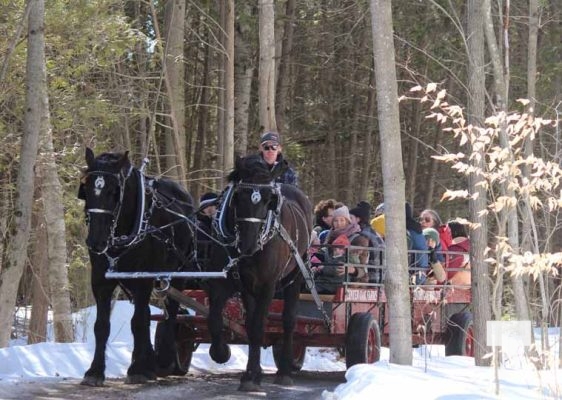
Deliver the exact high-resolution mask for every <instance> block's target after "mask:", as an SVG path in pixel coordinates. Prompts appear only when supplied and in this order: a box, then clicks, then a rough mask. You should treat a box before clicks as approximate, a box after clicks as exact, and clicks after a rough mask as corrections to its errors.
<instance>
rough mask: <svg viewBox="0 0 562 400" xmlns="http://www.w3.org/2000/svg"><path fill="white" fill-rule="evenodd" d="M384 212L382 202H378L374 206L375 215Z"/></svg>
mask: <svg viewBox="0 0 562 400" xmlns="http://www.w3.org/2000/svg"><path fill="white" fill-rule="evenodd" d="M381 214H384V203H380V204H379V205H378V206H377V208H375V217H377V216H379V215H381Z"/></svg>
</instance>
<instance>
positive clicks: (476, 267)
mask: <svg viewBox="0 0 562 400" xmlns="http://www.w3.org/2000/svg"><path fill="white" fill-rule="evenodd" d="M482 1H483V0H469V1H468V15H467V17H468V23H467V43H468V90H469V93H468V123H469V124H471V125H473V126H474V127H476V128H478V127H482V126H483V123H484V93H485V82H486V80H485V74H484V66H485V60H484V25H483V21H484V13H483V11H484V9H483V4H482ZM473 151H476V152H479V153H480V157H474V158H473V159H472V166H473V167H475V168H476V169H477V170H482V169H484V167H485V165H484V160H485V157H484V154H483V150H482V149H475V150H473ZM481 182H482V178H481V177H480V176H479V175H478V174H476V173H472V174H470V175H469V189H470V192H471V193H473V194H477V197H476V198H473V199H471V201H470V202H469V211H470V219H471V220H472V222H473V223H476V224H478V227H477V228H476V229H473V230H472V231H471V233H470V243H471V246H470V260H471V261H470V263H471V264H470V265H471V266H472V268H471V272H472V304H473V309H474V340H475V343H479V344H480V345H478V346H475V362H476V365H478V366H485V365H490V359H489V358H488V359H485V358H484V356H485V355H486V354H488V353H489V352H490V349H489V348H488V347H487V346H485V345H484V344H485V343H486V322H487V321H489V320H490V319H491V310H490V273H489V271H488V264H487V263H486V262H485V261H484V254H485V249H486V247H487V245H488V237H487V233H488V222H487V219H486V216H485V215H481V214H480V212H481V211H483V210H485V209H486V206H487V193H486V190H485V188H484V186H483V185H481V184H480V183H481Z"/></svg>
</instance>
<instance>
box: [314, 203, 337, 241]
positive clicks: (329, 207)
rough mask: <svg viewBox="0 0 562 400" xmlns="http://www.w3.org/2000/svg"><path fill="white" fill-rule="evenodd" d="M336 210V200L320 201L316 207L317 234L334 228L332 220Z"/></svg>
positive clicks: (315, 228)
mask: <svg viewBox="0 0 562 400" xmlns="http://www.w3.org/2000/svg"><path fill="white" fill-rule="evenodd" d="M335 209H336V201H335V200H334V199H328V200H320V201H319V202H318V203H317V204H316V206H314V220H315V221H314V223H315V225H314V228H313V229H314V230H315V231H316V233H318V234H320V232H322V231H325V230H330V228H331V227H332V218H333V215H334V210H335Z"/></svg>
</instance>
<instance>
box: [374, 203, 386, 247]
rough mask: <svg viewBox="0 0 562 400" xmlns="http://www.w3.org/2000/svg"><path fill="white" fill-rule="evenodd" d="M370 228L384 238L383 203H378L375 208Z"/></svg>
mask: <svg viewBox="0 0 562 400" xmlns="http://www.w3.org/2000/svg"><path fill="white" fill-rule="evenodd" d="M371 228H373V229H374V230H375V232H377V233H378V234H379V235H380V236H381V237H382V238H383V239H384V203H381V204H379V205H378V206H377V208H376V209H375V214H374V217H373V219H371Z"/></svg>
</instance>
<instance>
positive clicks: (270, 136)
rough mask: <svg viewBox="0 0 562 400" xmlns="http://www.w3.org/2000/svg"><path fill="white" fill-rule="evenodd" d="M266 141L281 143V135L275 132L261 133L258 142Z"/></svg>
mask: <svg viewBox="0 0 562 400" xmlns="http://www.w3.org/2000/svg"><path fill="white" fill-rule="evenodd" d="M267 142H274V143H277V144H281V137H280V136H279V134H278V133H277V132H266V133H264V134H263V135H261V139H260V144H264V143H267Z"/></svg>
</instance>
